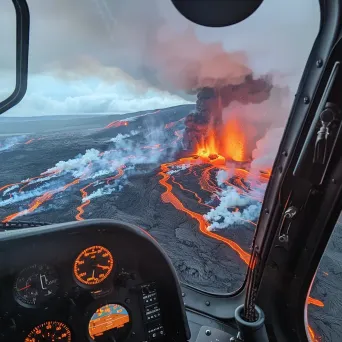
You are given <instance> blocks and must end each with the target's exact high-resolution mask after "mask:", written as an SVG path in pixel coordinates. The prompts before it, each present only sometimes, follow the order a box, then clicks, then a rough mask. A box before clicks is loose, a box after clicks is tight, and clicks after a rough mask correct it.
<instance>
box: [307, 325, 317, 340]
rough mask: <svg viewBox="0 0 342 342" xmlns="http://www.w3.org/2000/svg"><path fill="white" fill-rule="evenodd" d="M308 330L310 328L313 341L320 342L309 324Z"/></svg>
mask: <svg viewBox="0 0 342 342" xmlns="http://www.w3.org/2000/svg"><path fill="white" fill-rule="evenodd" d="M307 328H308V332H309V335H310V339H311V341H312V342H319V339H318V338H317V337H316V334H315V332H314V330H313V329H312V328H311V326H310V325H309V324H308V326H307Z"/></svg>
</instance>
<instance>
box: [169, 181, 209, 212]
mask: <svg viewBox="0 0 342 342" xmlns="http://www.w3.org/2000/svg"><path fill="white" fill-rule="evenodd" d="M171 180H172V183H174V184H177V185H178V186H179V187H180V188H181V190H183V191H186V192H189V193H191V194H193V195H194V196H195V198H196V200H197V202H198V204H201V205H204V206H206V207H208V208H210V209H213V208H214V207H213V206H211V205H209V204H206V203H204V202H203V199H202V198H201V197H199V196H198V194H197V193H196V192H195V191H192V190H189V189H186V188H185V187H184V186H183V185H182V184H181V183H179V182H177V181H176V180H175V177H174V176H172V177H171Z"/></svg>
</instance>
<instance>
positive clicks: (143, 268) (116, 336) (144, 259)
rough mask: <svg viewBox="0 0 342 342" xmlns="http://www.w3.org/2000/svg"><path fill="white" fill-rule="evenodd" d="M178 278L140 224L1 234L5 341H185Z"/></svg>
mask: <svg viewBox="0 0 342 342" xmlns="http://www.w3.org/2000/svg"><path fill="white" fill-rule="evenodd" d="M189 339H190V332H189V327H188V321H187V318H186V315H185V310H184V304H183V301H182V295H181V290H180V286H179V283H178V278H177V276H176V274H175V271H174V269H173V266H172V264H171V262H170V260H169V258H168V257H167V256H166V254H165V253H164V251H163V250H162V249H161V248H160V247H159V245H158V244H157V243H156V242H155V241H154V240H153V238H152V237H151V236H149V235H148V234H147V233H146V232H144V231H143V230H142V229H140V228H138V227H135V226H133V225H129V224H123V223H121V222H116V221H112V220H87V221H82V222H71V223H65V224H57V225H51V226H46V227H38V228H29V229H21V230H18V231H8V232H4V233H1V234H0V341H13V342H14V341H18V342H19V341H20V342H24V341H25V342H38V341H67V342H71V341H72V342H75V341H116V342H121V341H128V342H129V341H132V342H133V341H139V342H144V341H146V342H148V341H156V342H159V341H160V342H162V341H173V342H178V341H182V342H184V341H187V340H189Z"/></svg>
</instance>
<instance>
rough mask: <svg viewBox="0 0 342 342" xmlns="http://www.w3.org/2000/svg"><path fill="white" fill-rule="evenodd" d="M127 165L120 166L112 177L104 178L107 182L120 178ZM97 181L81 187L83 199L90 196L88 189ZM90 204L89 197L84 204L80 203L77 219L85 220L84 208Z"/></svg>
mask: <svg viewBox="0 0 342 342" xmlns="http://www.w3.org/2000/svg"><path fill="white" fill-rule="evenodd" d="M125 167H126V166H125V165H121V166H119V167H118V169H117V171H118V173H117V174H116V175H115V176H111V177H107V178H105V179H104V180H105V181H106V182H107V184H109V183H110V181H112V180H115V179H118V178H120V177H121V176H123V174H124V169H125ZM96 182H97V181H95V182H91V183H89V184H87V185H86V186H85V187H83V188H81V189H80V192H81V195H82V199H83V198H86V197H87V196H88V193H87V191H86V190H87V189H88V188H89V187H90V186H91V185H93V184H94V183H96ZM89 204H90V200H89V199H88V200H86V201H85V202H82V204H80V205H79V206H78V207H77V208H76V210H77V211H78V213H77V214H76V216H75V219H76V220H77V221H83V220H84V218H83V217H82V215H83V214H84V208H85V207H86V206H88V205H89Z"/></svg>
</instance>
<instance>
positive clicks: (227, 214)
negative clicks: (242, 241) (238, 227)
mask: <svg viewBox="0 0 342 342" xmlns="http://www.w3.org/2000/svg"><path fill="white" fill-rule="evenodd" d="M219 196H220V200H221V202H220V204H219V205H218V206H217V207H216V208H213V209H211V210H210V211H209V212H208V213H207V214H206V215H204V218H205V219H206V220H207V221H208V222H209V224H210V225H209V227H208V230H215V229H223V228H227V227H229V226H232V225H234V224H235V223H242V222H243V221H246V220H248V221H253V220H255V219H257V218H258V217H259V214H260V210H261V204H260V203H258V202H256V201H255V200H253V199H251V198H250V197H248V196H245V195H241V194H239V193H238V192H237V191H236V190H235V189H234V188H232V187H229V188H227V189H225V190H222V192H221V193H220V195H219ZM236 207H245V208H244V209H243V210H241V211H240V210H239V211H234V210H235V208H236Z"/></svg>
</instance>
